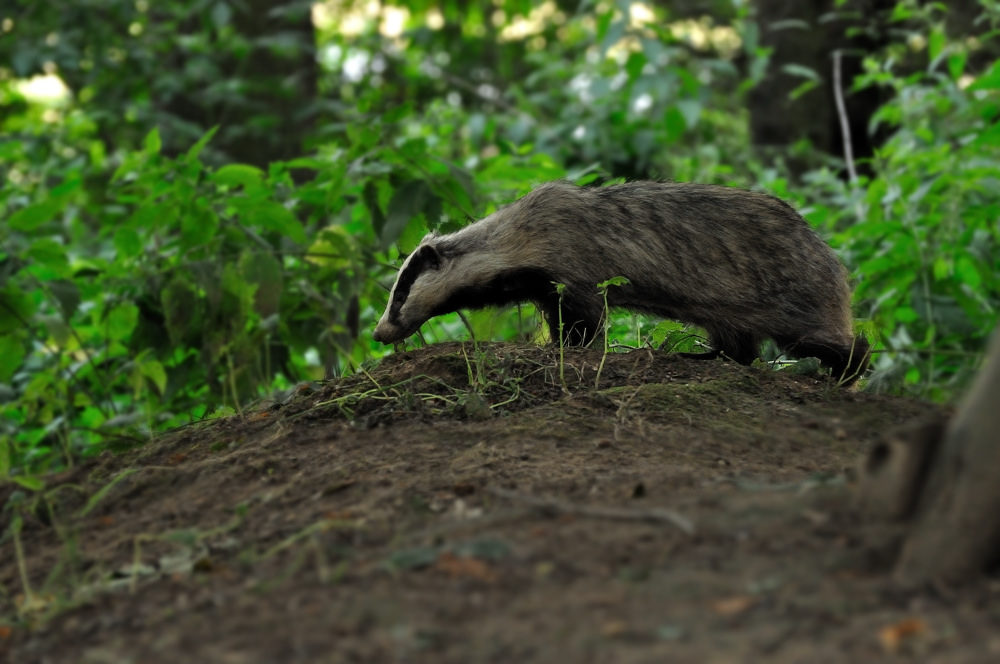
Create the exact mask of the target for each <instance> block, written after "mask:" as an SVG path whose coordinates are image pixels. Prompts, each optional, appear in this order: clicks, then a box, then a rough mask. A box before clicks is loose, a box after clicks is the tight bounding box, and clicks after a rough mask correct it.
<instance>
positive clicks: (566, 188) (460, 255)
mask: <svg viewBox="0 0 1000 664" xmlns="http://www.w3.org/2000/svg"><path fill="white" fill-rule="evenodd" d="M619 276H621V277H625V278H626V279H628V284H627V285H623V286H614V287H611V288H609V289H608V291H607V300H608V307H610V308H621V309H625V310H628V311H632V312H636V313H644V314H652V315H656V316H661V317H664V318H670V319H674V320H677V321H681V322H684V323H692V324H695V325H699V326H701V327H702V328H704V329H705V330H706V331H707V332H708V335H709V339H708V340H709V347H710V349H711V350H710V351H709V352H707V353H699V354H697V355H699V356H701V357H705V358H714V357H719V356H720V355H721V356H724V357H726V358H729V359H731V360H734V361H736V362H739V363H740V364H750V363H751V362H753V361H754V359H756V358H757V357H758V356H759V352H760V344H761V342H762V341H763V340H764V339H766V338H770V339H773V340H774V342H775V343H776V344H777V345H778V347H779V348H781V349H782V350H783V351H784V352H785V353H787V354H789V355H791V356H792V357H816V358H818V359H819V360H820V362H821V363H822V364H824V365H825V366H828V367H830V368H831V369H832V373H833V375H834V377H836V378H838V379H839V380H841V381H843V382H844V383H845V384H850V383H853V382H854V381H855V380H856V379H857V378H858V377H859V376H860V375H861V374H862V373H863V372H864V370H865V368H866V367H867V365H868V355H869V347H868V342H867V341H866V340H865V338H864V337H863V336H857V337H855V336H854V332H853V329H852V323H853V319H852V314H851V289H850V285H849V279H848V274H847V271H846V270H845V268H844V266H843V265H842V264H841V262H840V261H839V259H838V258H837V255H836V254H835V253H834V252H833V250H832V249H831V248H830V247H829V246H828V245H827V244H826V243H825V242H824V241H823V240H822V239H821V238H820V236H819V235H818V234H817V233H816V232H815V231H813V230H812V228H810V227H809V225H808V224H807V223H806V221H805V220H804V219H803V218H802V217H801V216H800V215H799V214H798V213H797V212H796V211H795V210H794V209H793V208H792V207H791V206H790V205H788V204H787V203H785V202H784V201H782V200H780V199H778V198H775V197H773V196H770V195H767V194H763V193H757V192H752V191H746V190H742V189H737V188H733V187H724V186H717V185H706V184H690V183H671V182H654V181H648V182H628V183H624V184H616V185H611V186H604V187H578V186H576V185H573V184H571V183H569V182H565V181H557V182H549V183H547V184H543V185H541V186H539V187H537V188H535V189H534V190H533V191H532V192H531V193H529V194H527V195H526V196H524V197H522V198H520V199H518V200H516V201H514V202H513V203H510V204H509V205H507V206H505V207H503V208H500V209H499V210H497V211H496V212H494V213H493V214H491V215H489V216H487V217H485V218H483V219H481V220H479V221H477V222H475V223H472V224H470V225H469V226H467V227H465V228H463V229H462V230H459V231H457V232H455V233H451V234H448V235H437V234H434V233H432V234H430V235H428V236H427V237H425V238H424V239H423V240H422V241H421V243H420V244H419V246H418V247H417V248H416V249H415V250H414V251H413V253H411V254H410V255H409V256H408V257H407V258H406V260H405V261H404V263H403V265H402V267H401V268H400V270H399V273H398V274H397V276H396V282H395V284H394V285H393V286H392V289H391V291H390V293H389V301H388V304H387V306H386V309H385V313H383V314H382V317H381V319H380V320H379V321H378V324H377V325H376V327H375V331H374V333H373V335H372V337H373V338H374V339H375V341H379V342H382V343H385V344H389V343H396V342H399V341H402V340H403V339H405V338H406V337H408V336H410V335H411V334H413V333H414V332H416V331H417V329H418V328H419V327H420V326H421V325H423V323H424V322H425V321H427V320H428V319H430V318H432V317H434V316H439V315H441V314H445V313H450V312H453V311H458V310H460V309H478V308H483V307H491V306H504V305H510V304H516V303H521V302H533V303H534V304H535V305H536V306H537V307H538V309H539V310H540V311H541V312H542V314H543V316H544V317H545V320H546V322H547V324H548V326H549V331H550V332H551V335H552V338H553V339H558V338H559V335H560V313H561V321H562V340H563V342H564V343H566V344H573V345H581V344H588V343H590V342H591V341H592V340H593V339H594V338H595V337H597V336H598V335H599V334H603V329H604V328H603V320H602V318H603V315H604V312H605V307H604V301H603V297H602V295H601V293H600V292H599V290H598V288H597V284H600V283H602V282H604V281H607V280H608V279H611V278H613V277H619ZM555 284H564V288H563V292H562V293H561V294H560V293H559V292H558V291H557V288H556V285H555Z"/></svg>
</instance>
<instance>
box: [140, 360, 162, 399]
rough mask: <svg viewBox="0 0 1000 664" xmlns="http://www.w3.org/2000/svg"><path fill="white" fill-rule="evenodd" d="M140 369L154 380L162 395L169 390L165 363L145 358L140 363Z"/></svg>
mask: <svg viewBox="0 0 1000 664" xmlns="http://www.w3.org/2000/svg"><path fill="white" fill-rule="evenodd" d="M139 371H141V372H142V375H143V376H145V377H146V378H148V379H149V380H150V381H152V383H153V385H155V386H156V389H157V391H158V392H159V393H160V394H161V395H162V394H163V393H164V392H166V390H167V372H166V370H164V368H163V365H162V364H160V362H159V361H157V360H154V359H152V358H150V359H144V360H143V361H142V363H141V364H140V365H139Z"/></svg>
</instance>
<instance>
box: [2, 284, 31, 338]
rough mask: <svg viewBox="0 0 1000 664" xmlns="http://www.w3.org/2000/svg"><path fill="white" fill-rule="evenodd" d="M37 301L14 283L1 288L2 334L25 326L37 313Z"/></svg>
mask: <svg viewBox="0 0 1000 664" xmlns="http://www.w3.org/2000/svg"><path fill="white" fill-rule="evenodd" d="M35 309H36V307H35V303H34V302H33V301H32V299H31V298H30V297H28V296H27V295H26V294H25V293H23V292H22V291H21V290H20V289H18V288H17V287H16V286H14V285H9V286H7V287H6V288H0V334H6V333H8V332H12V331H14V330H19V329H22V328H23V327H25V325H27V324H28V322H29V321H30V320H31V319H32V317H33V316H34V315H35Z"/></svg>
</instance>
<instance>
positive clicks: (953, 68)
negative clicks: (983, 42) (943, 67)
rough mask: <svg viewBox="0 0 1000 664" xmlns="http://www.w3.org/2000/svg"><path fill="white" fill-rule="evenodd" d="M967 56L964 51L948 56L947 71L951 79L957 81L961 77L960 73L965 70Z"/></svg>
mask: <svg viewBox="0 0 1000 664" xmlns="http://www.w3.org/2000/svg"><path fill="white" fill-rule="evenodd" d="M968 58H969V56H968V54H967V53H964V52H962V53H955V54H953V55H950V56H948V73H949V74H951V78H952V80H955V81H957V80H958V79H959V78H961V77H962V74H963V73H964V72H965V62H966V60H968Z"/></svg>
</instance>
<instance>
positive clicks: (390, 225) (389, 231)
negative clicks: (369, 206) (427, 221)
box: [379, 180, 431, 251]
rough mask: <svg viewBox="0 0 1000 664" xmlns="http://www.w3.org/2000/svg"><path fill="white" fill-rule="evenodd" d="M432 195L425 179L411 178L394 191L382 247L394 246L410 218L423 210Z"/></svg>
mask: <svg viewBox="0 0 1000 664" xmlns="http://www.w3.org/2000/svg"><path fill="white" fill-rule="evenodd" d="M430 195H431V191H430V188H429V187H428V186H427V183H426V182H424V181H423V180H410V181H409V182H405V183H403V185H402V186H400V187H399V188H398V189H396V191H395V192H393V194H392V199H391V200H390V201H389V213H388V214H387V215H386V218H385V227H384V228H383V229H382V233H381V234H380V236H379V248H380V249H382V250H383V251H385V250H386V249H388V248H389V247H391V246H392V243H393V242H395V241H396V240H397V239H398V238H399V236H400V235H401V234H402V233H403V229H404V228H406V225H407V224H408V223H409V222H410V219H412V218H413V217H414V216H416V215H417V214H418V213H419V212H420V211H421V210H423V208H424V205H425V203H426V201H427V197H428V196H430Z"/></svg>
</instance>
